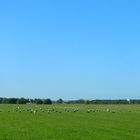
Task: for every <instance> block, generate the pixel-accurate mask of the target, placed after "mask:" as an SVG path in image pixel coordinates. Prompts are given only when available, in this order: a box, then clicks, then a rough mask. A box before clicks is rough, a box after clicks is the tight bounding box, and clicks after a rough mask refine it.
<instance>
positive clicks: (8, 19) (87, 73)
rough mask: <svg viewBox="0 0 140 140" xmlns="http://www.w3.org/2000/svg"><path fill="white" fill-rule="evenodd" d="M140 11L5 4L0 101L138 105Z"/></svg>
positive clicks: (89, 0)
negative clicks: (113, 101)
mask: <svg viewBox="0 0 140 140" xmlns="http://www.w3.org/2000/svg"><path fill="white" fill-rule="evenodd" d="M139 6H140V2H139V1H138V0H133V1H132V0H123V1H122V0H117V1H113V0H106V1H104V0H69V1H66V0H38V1H37V0H24V1H19V0H13V1H10V0H5V1H0V96H4V97H29V98H48V97H49V98H52V99H58V98H63V99H79V98H84V99H120V98H126V99H127V98H140V86H139V84H140V39H139V37H140V26H139V25H140V8H139Z"/></svg>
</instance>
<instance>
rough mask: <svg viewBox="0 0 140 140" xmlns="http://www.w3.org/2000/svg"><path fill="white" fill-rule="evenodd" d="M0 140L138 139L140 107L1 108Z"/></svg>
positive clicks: (31, 106) (6, 106)
mask: <svg viewBox="0 0 140 140" xmlns="http://www.w3.org/2000/svg"><path fill="white" fill-rule="evenodd" d="M17 106H18V107H19V108H20V111H14V109H15V108H17ZM28 108H32V109H34V108H36V109H37V112H35V113H31V112H30V111H27V109H28ZM51 109H54V110H55V111H52V112H48V110H51ZM75 109H78V111H77V112H74V110H75ZM65 110H68V111H69V112H68V111H65ZM88 110H92V111H91V112H89V113H88V112H87V111H88ZM0 140H140V105H65V104H64V105H0Z"/></svg>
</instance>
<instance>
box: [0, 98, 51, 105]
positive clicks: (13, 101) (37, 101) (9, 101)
mask: <svg viewBox="0 0 140 140" xmlns="http://www.w3.org/2000/svg"><path fill="white" fill-rule="evenodd" d="M33 103H34V104H52V100H51V99H25V98H0V104H33Z"/></svg>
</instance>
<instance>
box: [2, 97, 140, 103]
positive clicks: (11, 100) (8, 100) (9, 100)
mask: <svg viewBox="0 0 140 140" xmlns="http://www.w3.org/2000/svg"><path fill="white" fill-rule="evenodd" d="M52 103H54V104H140V99H131V100H126V99H120V100H84V99H79V100H67V101H64V100H63V99H58V100H56V101H52V100H51V99H49V98H48V99H26V98H2V97H0V104H52Z"/></svg>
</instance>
